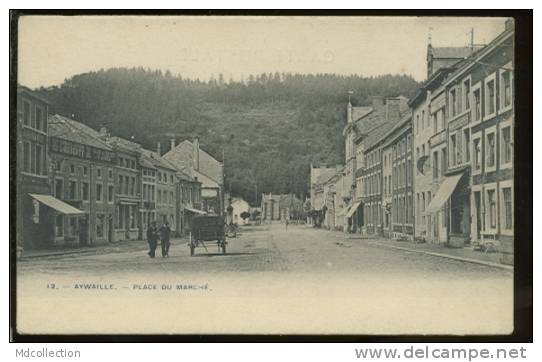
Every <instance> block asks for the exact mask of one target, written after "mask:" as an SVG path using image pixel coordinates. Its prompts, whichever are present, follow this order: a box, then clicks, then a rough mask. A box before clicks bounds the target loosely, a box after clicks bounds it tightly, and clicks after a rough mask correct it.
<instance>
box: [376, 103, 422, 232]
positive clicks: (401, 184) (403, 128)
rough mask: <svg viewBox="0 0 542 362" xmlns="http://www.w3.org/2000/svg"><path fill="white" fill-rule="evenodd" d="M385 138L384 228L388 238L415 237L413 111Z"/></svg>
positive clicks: (402, 118) (383, 148) (382, 181)
mask: <svg viewBox="0 0 542 362" xmlns="http://www.w3.org/2000/svg"><path fill="white" fill-rule="evenodd" d="M383 140H384V143H383V146H382V168H383V171H382V175H381V180H380V182H381V183H382V187H381V191H382V192H381V193H382V204H381V206H382V208H381V212H382V213H383V217H381V218H380V224H381V227H382V231H383V234H384V235H387V236H388V237H393V238H398V239H408V240H413V239H414V201H413V188H414V179H413V153H412V113H411V112H410V111H406V112H405V113H404V115H403V116H402V117H401V120H400V121H399V122H398V123H397V124H396V125H395V126H394V127H393V128H392V129H391V130H390V131H388V133H387V134H386V135H384V137H383ZM384 169H386V176H387V180H386V177H384ZM390 170H391V174H390V173H389V171H390ZM390 180H391V183H390ZM390 186H391V187H390ZM390 195H391V199H390ZM388 202H389V204H388ZM390 216H391V217H390Z"/></svg>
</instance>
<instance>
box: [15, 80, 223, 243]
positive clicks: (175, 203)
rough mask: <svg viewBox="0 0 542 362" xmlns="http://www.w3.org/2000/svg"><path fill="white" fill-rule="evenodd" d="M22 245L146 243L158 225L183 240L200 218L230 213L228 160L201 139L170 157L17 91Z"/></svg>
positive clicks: (19, 232)
mask: <svg viewBox="0 0 542 362" xmlns="http://www.w3.org/2000/svg"><path fill="white" fill-rule="evenodd" d="M16 123H17V163H16V164H17V168H16V190H17V195H16V196H17V197H16V199H17V215H16V218H17V226H16V239H17V246H18V247H20V248H24V249H34V248H47V247H51V246H56V245H81V246H82V245H95V244H105V243H108V242H114V241H121V240H129V239H143V238H144V237H145V234H146V230H147V228H148V226H149V225H150V223H151V222H153V221H156V222H157V223H158V224H159V225H160V224H162V223H165V222H168V223H169V224H170V226H171V228H172V230H173V232H174V233H175V234H176V235H180V234H184V233H185V232H187V231H188V230H189V224H190V219H191V217H192V216H193V215H196V214H203V213H216V214H221V213H222V212H223V210H224V201H223V200H224V197H223V174H224V172H223V167H222V163H221V162H219V161H218V160H216V159H214V158H213V157H212V156H211V155H209V154H208V153H206V152H205V151H203V150H202V149H200V147H199V140H198V139H197V138H196V139H194V140H193V141H188V140H185V141H183V142H181V143H179V144H176V142H175V140H171V144H170V147H169V150H168V151H167V152H165V153H162V150H161V145H160V144H158V145H157V149H156V150H148V149H145V148H143V147H142V146H141V145H139V144H137V143H135V142H132V141H129V140H126V139H122V138H120V137H116V136H112V135H110V134H109V133H108V131H107V129H105V128H101V129H100V130H95V129H93V128H91V127H88V126H86V125H84V124H82V123H80V122H77V121H75V120H73V119H70V118H67V117H64V116H61V115H58V114H54V115H51V114H49V103H48V102H47V100H45V99H43V98H41V97H40V96H39V95H37V94H36V93H35V92H33V91H32V90H30V89H28V88H26V87H23V86H18V89H17V122H16Z"/></svg>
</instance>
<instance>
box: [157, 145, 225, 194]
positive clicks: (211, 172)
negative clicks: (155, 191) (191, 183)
mask: <svg viewBox="0 0 542 362" xmlns="http://www.w3.org/2000/svg"><path fill="white" fill-rule="evenodd" d="M193 153H194V145H193V144H192V142H190V141H188V140H185V141H183V142H181V143H179V144H178V145H177V146H175V147H174V148H173V149H171V150H169V151H168V152H166V153H165V154H164V155H163V156H162V157H163V158H165V159H166V160H168V161H169V162H171V163H172V164H174V165H175V166H176V167H177V168H178V169H183V170H186V169H193V167H194V165H193V161H192V158H193ZM194 171H195V170H194ZM198 171H199V173H200V174H204V175H205V176H207V177H208V178H210V179H211V180H213V181H214V182H215V183H217V184H218V183H221V182H222V163H221V162H219V161H218V160H216V159H215V158H213V156H211V155H210V154H208V153H207V152H205V151H204V150H203V149H202V148H201V147H200V149H199V170H198Z"/></svg>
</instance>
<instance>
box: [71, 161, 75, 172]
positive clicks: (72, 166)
mask: <svg viewBox="0 0 542 362" xmlns="http://www.w3.org/2000/svg"><path fill="white" fill-rule="evenodd" d="M70 173H71V174H72V175H75V165H74V164H73V163H72V164H71V165H70Z"/></svg>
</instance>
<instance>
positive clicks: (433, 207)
mask: <svg viewBox="0 0 542 362" xmlns="http://www.w3.org/2000/svg"><path fill="white" fill-rule="evenodd" d="M461 176H463V174H462V173H460V174H458V175H453V176H448V177H446V178H445V179H444V182H443V183H442V184H441V185H440V187H439V189H438V191H437V193H436V194H435V197H434V198H433V200H431V202H430V203H429V205H428V206H427V209H425V213H426V214H431V213H434V212H437V211H439V210H440V209H441V208H442V206H443V205H444V203H445V202H446V201H447V200H448V199H449V198H450V195H451V194H452V192H454V190H455V187H456V186H457V183H458V182H459V180H460V179H461Z"/></svg>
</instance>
